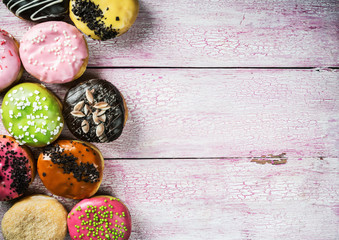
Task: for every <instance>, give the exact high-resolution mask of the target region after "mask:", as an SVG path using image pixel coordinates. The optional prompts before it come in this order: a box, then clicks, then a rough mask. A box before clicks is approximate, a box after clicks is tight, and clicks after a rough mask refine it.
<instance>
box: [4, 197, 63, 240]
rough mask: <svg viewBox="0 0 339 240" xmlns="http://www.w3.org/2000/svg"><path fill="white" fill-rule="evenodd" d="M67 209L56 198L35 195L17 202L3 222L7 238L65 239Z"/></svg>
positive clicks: (15, 239)
mask: <svg viewBox="0 0 339 240" xmlns="http://www.w3.org/2000/svg"><path fill="white" fill-rule="evenodd" d="M66 218H67V211H66V210H65V208H64V207H63V206H62V205H61V203H59V202H58V201H57V200H56V199H54V198H52V197H48V196H45V195H33V196H29V197H26V198H24V199H21V200H20V201H19V202H17V203H15V204H14V205H13V206H12V207H11V208H10V209H9V210H8V211H7V212H6V213H5V215H4V217H3V219H2V222H1V229H2V234H3V236H4V237H5V239H6V240H18V239H20V240H32V239H44V240H64V239H65V237H66V233H67V220H66Z"/></svg>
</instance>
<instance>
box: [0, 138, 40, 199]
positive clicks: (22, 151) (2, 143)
mask: <svg viewBox="0 0 339 240" xmlns="http://www.w3.org/2000/svg"><path fill="white" fill-rule="evenodd" d="M35 172H36V166H35V161H34V159H33V156H32V154H31V151H30V150H29V149H28V148H27V147H25V146H20V145H19V143H18V142H17V141H16V140H15V139H14V138H12V137H10V136H6V135H0V201H7V200H11V199H14V198H17V197H19V196H21V195H22V194H23V193H24V192H25V191H26V190H27V188H28V186H29V184H30V183H32V182H33V180H34V177H35Z"/></svg>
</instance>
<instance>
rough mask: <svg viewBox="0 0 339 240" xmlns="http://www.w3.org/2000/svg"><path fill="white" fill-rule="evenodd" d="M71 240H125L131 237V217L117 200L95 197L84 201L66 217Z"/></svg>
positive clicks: (108, 197) (107, 197)
mask: <svg viewBox="0 0 339 240" xmlns="http://www.w3.org/2000/svg"><path fill="white" fill-rule="evenodd" d="M67 225H68V231H69V234H70V236H71V238H72V239H73V240H77V239H83V240H90V239H92V240H104V239H105V240H108V239H110V240H127V239H129V237H130V235H131V228H132V222H131V215H130V213H129V211H128V209H127V207H126V206H125V205H124V204H123V203H122V202H120V200H119V199H117V198H114V197H111V196H97V197H93V198H89V199H84V200H82V201H81V202H79V203H78V204H77V205H75V206H74V208H73V209H72V210H71V211H70V213H69V214H68V217H67Z"/></svg>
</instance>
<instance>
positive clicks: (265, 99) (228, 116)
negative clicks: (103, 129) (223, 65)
mask: <svg viewBox="0 0 339 240" xmlns="http://www.w3.org/2000/svg"><path fill="white" fill-rule="evenodd" d="M26 76H27V75H26ZM94 77H97V78H104V79H107V80H109V81H111V82H112V83H113V84H115V85H116V86H117V87H118V88H119V89H120V90H121V91H122V93H123V94H124V95H125V97H126V101H127V106H128V108H129V119H128V121H127V123H126V128H125V130H124V132H123V134H122V136H121V137H120V138H119V139H118V140H117V141H115V142H113V143H110V144H100V145H99V147H100V149H101V151H102V152H103V154H104V157H105V158H163V157H164V158H179V157H181V158H183V157H189V158H190V157H196V158H200V157H207V158H208V157H252V156H255V157H260V156H261V155H265V154H266V155H267V154H280V153H287V155H288V156H290V157H291V156H295V157H297V156H307V157H317V156H325V157H328V156H332V157H333V156H334V157H337V156H339V152H338V151H339V132H338V129H339V114H338V112H339V105H338V101H339V84H338V80H339V72H338V71H337V70H322V71H317V70H314V69H311V70H286V69H285V70H277V69H274V70H272V69H271V70H258V69H257V70H243V69H242V70H231V69H90V70H87V72H86V74H85V76H84V77H82V78H81V79H80V80H79V81H78V82H80V81H82V80H84V79H89V78H94ZM24 79H26V80H32V78H27V77H24ZM70 85H71V84H68V85H65V86H61V85H48V87H51V88H52V90H53V91H54V92H55V93H56V94H57V95H58V96H59V97H61V99H62V98H63V97H64V95H65V91H66V90H67V89H68V87H69V86H70ZM0 129H1V131H2V132H4V131H5V130H4V128H3V126H2V124H1V125H0ZM62 136H63V137H64V138H72V135H71V134H70V133H69V131H68V130H67V129H66V130H65V131H64V132H63V134H62Z"/></svg>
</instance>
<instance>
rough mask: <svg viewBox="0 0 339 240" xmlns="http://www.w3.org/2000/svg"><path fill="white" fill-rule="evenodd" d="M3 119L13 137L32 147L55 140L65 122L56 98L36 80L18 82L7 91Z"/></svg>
mask: <svg viewBox="0 0 339 240" xmlns="http://www.w3.org/2000/svg"><path fill="white" fill-rule="evenodd" d="M2 121H3V124H4V126H5V128H6V129H7V131H8V132H9V133H10V134H11V135H12V136H13V137H14V138H15V139H16V140H18V141H19V142H20V143H21V144H27V145H29V146H33V147H42V146H46V145H48V144H50V143H51V142H53V141H54V140H56V139H57V138H58V136H59V135H60V133H61V131H62V129H63V125H64V119H63V116H62V109H61V103H60V101H59V99H58V98H57V97H56V96H55V95H54V94H53V93H51V92H50V91H49V90H48V89H47V88H46V87H44V86H43V85H41V84H37V83H21V84H19V85H16V86H15V87H13V88H11V89H10V90H9V91H8V92H7V93H6V95H5V97H4V99H3V102H2Z"/></svg>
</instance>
